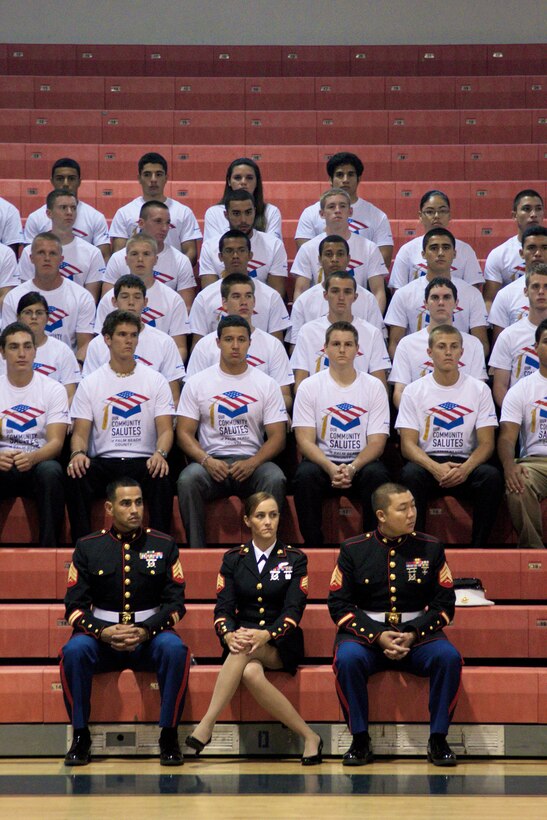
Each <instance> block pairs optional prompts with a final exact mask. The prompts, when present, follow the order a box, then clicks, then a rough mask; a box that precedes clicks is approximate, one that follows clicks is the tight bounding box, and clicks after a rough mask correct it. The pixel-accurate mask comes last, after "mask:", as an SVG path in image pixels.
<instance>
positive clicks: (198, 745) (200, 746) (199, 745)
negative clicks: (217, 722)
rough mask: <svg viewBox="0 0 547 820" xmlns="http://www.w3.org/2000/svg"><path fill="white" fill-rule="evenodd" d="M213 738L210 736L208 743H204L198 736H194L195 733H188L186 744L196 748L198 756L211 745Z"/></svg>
mask: <svg viewBox="0 0 547 820" xmlns="http://www.w3.org/2000/svg"><path fill="white" fill-rule="evenodd" d="M211 739H212V738H209V740H208V741H207V743H202V742H201V740H198V739H197V737H194V735H188V737H187V738H186V740H185V741H184V745H185V746H189V747H190V748H191V749H194V750H195V752H196V757H197V756H198V755H199V754H201V752H202V751H203V750H204V749H205V747H206V746H208V745H209V743H210V742H211Z"/></svg>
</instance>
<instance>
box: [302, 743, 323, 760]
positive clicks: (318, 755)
mask: <svg viewBox="0 0 547 820" xmlns="http://www.w3.org/2000/svg"><path fill="white" fill-rule="evenodd" d="M300 762H301V763H302V765H303V766H317V765H318V764H319V763H322V762H323V738H321V740H320V741H319V746H318V747H317V752H316V753H315V754H314V755H302V759H301V761H300Z"/></svg>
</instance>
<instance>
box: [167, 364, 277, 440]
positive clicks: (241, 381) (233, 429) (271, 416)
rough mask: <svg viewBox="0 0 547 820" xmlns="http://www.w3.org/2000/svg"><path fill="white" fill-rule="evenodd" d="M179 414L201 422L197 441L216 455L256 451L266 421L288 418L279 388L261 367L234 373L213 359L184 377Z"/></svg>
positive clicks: (261, 438)
mask: <svg viewBox="0 0 547 820" xmlns="http://www.w3.org/2000/svg"><path fill="white" fill-rule="evenodd" d="M177 415H178V416H184V417H186V418H190V419H194V420H195V421H197V422H199V427H198V440H199V443H200V445H201V447H202V448H203V449H204V450H205V452H207V453H210V454H211V455H216V456H254V455H255V453H257V452H258V451H259V450H260V448H261V447H262V445H263V444H264V428H265V426H266V425H268V424H276V423H277V422H286V421H287V411H286V409H285V403H284V401H283V396H282V395H281V388H280V387H279V385H278V384H276V383H275V382H274V380H273V379H272V378H270V376H267V375H266V374H265V373H263V372H262V371H261V370H257V369H256V368H254V367H253V368H251V367H248V368H247V369H246V370H245V372H244V373H241V374H240V375H237V376H233V375H231V374H230V373H225V372H224V371H223V370H221V369H220V365H218V364H215V365H213V366H212V367H209V368H207V370H204V371H202V372H201V373H197V374H196V375H195V376H192V377H191V378H189V379H188V381H187V382H186V386H185V388H184V390H183V391H182V394H181V397H180V402H179V406H178V409H177Z"/></svg>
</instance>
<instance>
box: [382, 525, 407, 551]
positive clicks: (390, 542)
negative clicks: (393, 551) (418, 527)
mask: <svg viewBox="0 0 547 820" xmlns="http://www.w3.org/2000/svg"><path fill="white" fill-rule="evenodd" d="M375 535H376V539H377V540H378V541H379V542H380V544H386V545H387V546H390V547H392V546H396V545H400V544H403V543H404V542H405V541H406V539H407V538H408V536H409V535H416V533H415V532H411V533H404V534H403V535H397V536H395V538H389V537H388V536H387V535H384V533H383V532H382V531H381V530H380V528H379V527H377V528H376V532H375Z"/></svg>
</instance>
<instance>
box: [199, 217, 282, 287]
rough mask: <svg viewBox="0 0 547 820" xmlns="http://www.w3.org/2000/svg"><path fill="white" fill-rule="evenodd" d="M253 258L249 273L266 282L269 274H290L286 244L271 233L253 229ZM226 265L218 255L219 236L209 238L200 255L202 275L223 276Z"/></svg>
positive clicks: (200, 271)
mask: <svg viewBox="0 0 547 820" xmlns="http://www.w3.org/2000/svg"><path fill="white" fill-rule="evenodd" d="M250 240H251V250H252V252H253V258H252V259H251V260H250V261H249V264H248V265H247V273H248V274H249V276H252V277H253V278H258V279H260V280H261V281H262V282H266V281H267V279H268V276H269V275H270V274H271V275H272V276H288V275H289V273H288V265H287V251H286V250H285V245H284V244H283V242H282V241H281V239H278V238H277V236H274V235H273V234H271V233H262V232H261V231H256V230H253V234H252V236H251V237H250ZM223 270H224V265H223V264H222V262H221V261H220V259H219V256H218V237H214V238H213V239H209V240H208V241H206V242H204V243H203V245H202V247H201V254H200V257H199V275H200V276H218V278H219V279H220V277H221V276H222V271H223Z"/></svg>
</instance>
